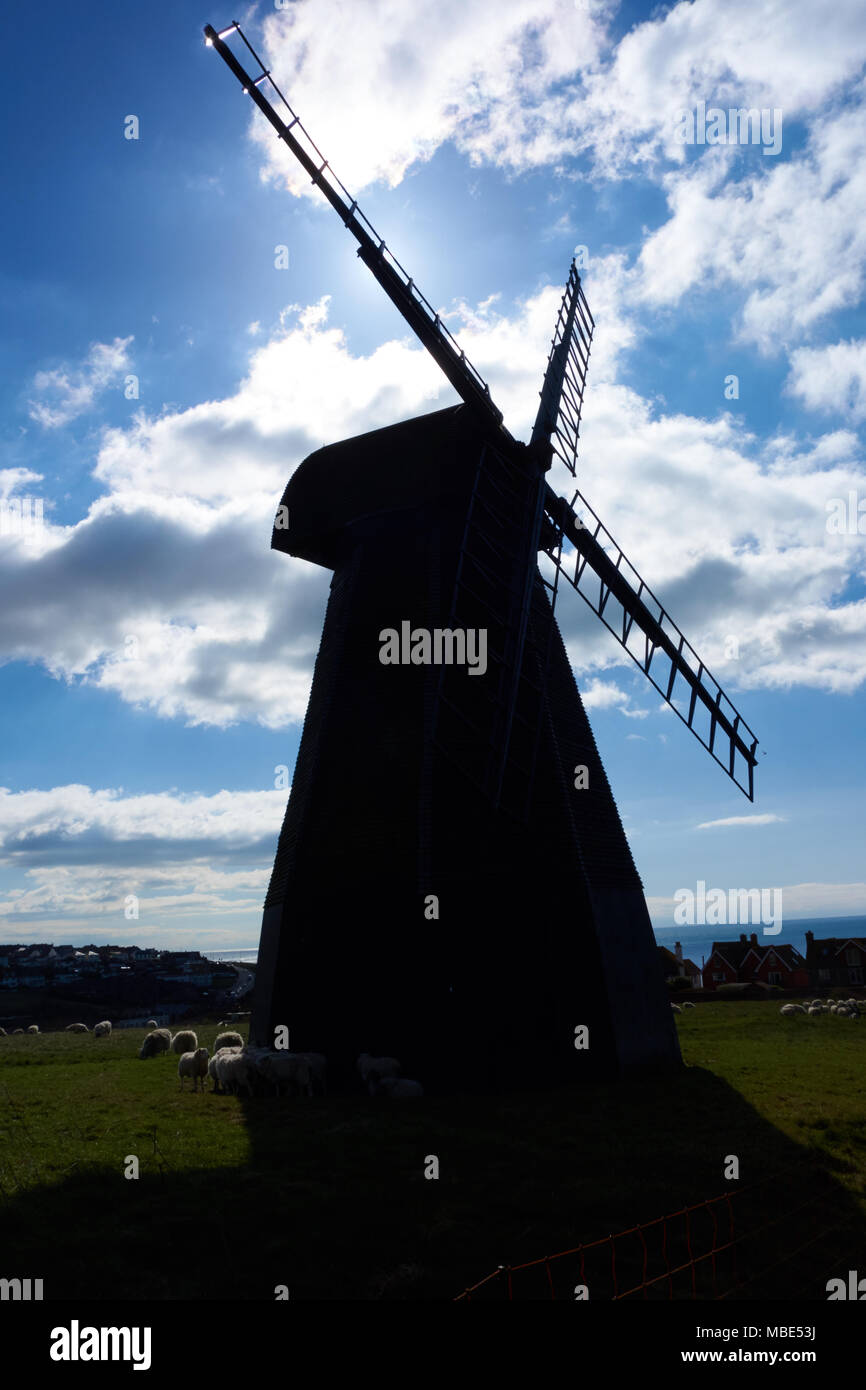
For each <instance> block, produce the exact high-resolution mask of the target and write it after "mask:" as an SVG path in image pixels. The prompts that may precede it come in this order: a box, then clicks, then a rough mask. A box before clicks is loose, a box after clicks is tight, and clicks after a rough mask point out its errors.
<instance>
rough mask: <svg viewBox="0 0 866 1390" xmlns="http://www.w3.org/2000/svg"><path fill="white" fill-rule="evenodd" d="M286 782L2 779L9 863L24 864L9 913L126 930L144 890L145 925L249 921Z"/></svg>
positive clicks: (2, 832)
mask: <svg viewBox="0 0 866 1390" xmlns="http://www.w3.org/2000/svg"><path fill="white" fill-rule="evenodd" d="M287 796H288V792H287V791H277V790H262V791H244V792H228V791H221V792H216V793H214V794H213V795H210V796H201V795H181V794H179V793H177V792H159V793H153V794H149V795H137V796H127V795H124V793H123V792H122V791H121V790H120V789H116V788H103V789H91V788H90V787H87V786H82V785H77V784H72V785H68V786H61V787H52V788H50V789H48V790H45V791H38V790H32V791H23V792H11V791H9V790H8V789H7V788H0V865H2V866H3V869H4V871H5V874H6V876H7V877H9V876H10V875H12V876H13V878H14V876H15V871H18V873H19V875H20V873H21V871H22V870H23V871H24V872H23V883H24V886H12V887H8V888H7V889H6V891H5V892H4V894H3V896H2V899H0V916H5V917H6V918H11V919H14V920H16V921H17V920H26V919H27V918H28V917H36V918H39V919H40V920H42V919H43V918H46V917H50V915H51V914H60V917H61V920H62V921H63V922H64V923H67V922H69V921H74V920H78V919H81V920H82V921H83V922H84V921H86V923H87V927H88V930H90V924H91V920H92V919H94V918H95V919H97V921H98V919H99V918H100V917H103V918H110V919H111V922H112V925H111V926H110V927H108V928H105V929H104V934H107V935H110V936H111V937H112V939H118V932H121V933H123V932H125V933H126V934H128V931H129V928H128V926H127V925H126V919H125V918H124V907H125V904H126V901H127V899H128V897H129V895H134V896H135V898H136V899H137V909H138V913H139V918H138V921H139V922H140V923H141V930H143V931H144V932H145V933H147V934H149V935H150V936H152V935H153V932H154V926H155V918H160V919H177V918H190V917H196V916H198V915H201V914H206V915H207V916H208V917H211V916H213V915H214V914H220V915H224V916H226V915H228V916H234V917H238V918H240V919H241V920H243V919H244V918H245V917H246V919H247V920H249V916H250V914H255V913H257V912H258V911H259V909H260V907H261V902H262V898H263V896H264V893H265V890H266V888H267V882H268V876H269V873H270V862H271V860H272V858H273V852H274V849H275V847H276V842H277V835H278V832H279V827H280V823H281V820H282V816H283V813H284V810H285V805H286V799H287Z"/></svg>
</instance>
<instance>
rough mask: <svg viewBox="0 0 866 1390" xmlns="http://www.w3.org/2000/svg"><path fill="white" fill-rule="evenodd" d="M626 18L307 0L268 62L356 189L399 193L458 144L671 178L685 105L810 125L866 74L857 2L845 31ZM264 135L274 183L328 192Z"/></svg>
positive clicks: (818, 25) (752, 20) (488, 153)
mask: <svg viewBox="0 0 866 1390" xmlns="http://www.w3.org/2000/svg"><path fill="white" fill-rule="evenodd" d="M615 13H616V11H615V7H614V6H613V5H611V4H609V3H603V2H602V3H595V2H594V0H581V3H574V4H567V3H562V2H561V0H560V2H559V3H557V0H510V3H509V5H508V6H506V7H503V6H502V5H501V4H499V3H497V0H474V3H472V4H469V5H467V4H465V3H461V2H460V0H442V3H440V4H438V5H435V6H430V5H426V4H423V3H421V0H366V3H365V4H364V5H356V6H353V7H351V8H348V7H346V6H345V5H343V4H341V3H340V0H315V3H314V2H313V0H296V3H294V4H292V5H291V6H290V7H287V8H285V9H282V10H279V11H278V12H277V13H276V14H272V15H271V16H269V17H268V18H267V19H266V20H265V24H264V58H265V63H266V66H267V67H268V68H270V69H271V70H272V71H273V72H274V74H275V77H276V79H277V81H278V83H279V85H280V86H281V88H282V90H283V91H284V92H286V93H287V95H288V98H289V100H290V102H291V103H292V107H293V109H294V110H295V111H297V112H299V113H300V116H301V119H302V121H303V122H304V124H305V125H306V127H307V128H308V129H309V131H310V132H311V134H312V136H313V138H314V139H315V140H316V142H317V143H318V145H319V147H320V148H321V149H322V150H323V152H324V155H325V156H326V157H327V158H328V159H329V160H330V161H331V163H332V165H333V167H334V168H335V169H336V170H337V172H338V173H339V175H340V177H341V178H342V179H343V181H344V183H345V184H346V186H347V187H348V188H350V189H351V190H352V192H353V194H354V193H358V192H359V191H360V190H361V189H363V188H364V187H365V186H367V185H369V184H371V183H374V182H376V181H377V180H380V179H384V180H386V181H387V182H389V183H391V184H392V185H393V184H395V183H397V182H399V180H400V179H401V178H402V177H403V176H404V175H405V173H406V171H407V170H408V169H409V168H411V166H412V165H413V164H415V163H416V162H418V161H423V160H427V159H430V158H431V157H432V155H433V154H434V153H435V151H436V150H437V149H438V148H439V147H440V146H441V145H442V144H444V143H446V142H448V141H451V142H453V143H454V144H455V145H456V146H457V148H458V149H460V150H462V151H464V152H465V153H466V154H467V155H468V156H469V159H470V161H472V162H473V163H490V164H495V165H498V166H499V167H502V168H505V169H507V170H509V171H513V170H525V169H531V168H537V167H538V166H540V165H550V166H556V167H565V168H566V169H567V168H569V166H571V167H573V164H574V160H575V157H576V156H578V155H586V156H588V157H589V159H590V160H591V161H592V164H593V166H594V167H595V169H596V170H597V171H601V172H603V173H605V174H608V175H616V174H618V173H619V172H621V171H623V170H624V169H628V168H629V167H632V168H633V167H634V166H638V167H640V168H641V169H644V170H648V171H649V172H654V171H655V170H656V169H657V168H658V167H659V166H662V167H663V165H664V164H665V163H667V164H669V163H670V162H671V161H675V162H678V163H679V162H681V161H682V160H683V158H684V153H685V152H684V148H683V146H682V145H679V144H677V141H676V138H675V131H676V125H677V115H678V112H679V111H680V110H682V109H691V108H693V107H694V105H695V103H696V102H697V101H698V100H704V101H707V102H709V103H710V104H711V105H712V104H717V105H720V106H722V107H724V108H725V109H730V108H731V107H743V106H745V107H758V108H761V107H768V108H781V109H782V110H783V112H784V118H785V119H786V120H796V119H803V118H805V117H808V116H809V115H810V114H811V113H813V112H815V111H816V110H818V109H820V108H821V107H822V105H823V104H825V103H826V102H827V101H828V100H830V99H831V98H833V97H835V96H836V95H837V94H838V93H840V92H841V91H843V90H844V88H845V85H846V84H849V83H851V82H852V81H853V80H855V79H856V78H857V76H858V74H859V72H860V69H861V66H862V63H863V59H864V54H866V17H864V11H863V7H862V5H861V4H859V0H840V3H839V4H838V5H836V6H834V9H833V15H832V21H829V22H828V19H827V17H826V16H825V15H824V14H823V13H822V12H821V11H819V10H817V9H816V8H815V6H814V5H813V4H811V0H789V3H787V4H786V5H785V7H784V9H782V8H781V6H779V5H777V4H775V3H773V0H770V3H769V4H764V5H755V4H754V3H752V0H730V3H728V4H726V5H725V6H723V7H722V6H720V5H718V4H717V3H714V0H694V3H685V2H683V3H680V4H676V5H673V6H671V7H670V8H669V9H668V10H667V11H666V12H665V13H663V14H662V15H660V16H658V17H653V18H652V19H648V20H646V21H644V22H642V23H638V24H636V25H635V26H634V27H633V28H632V29H630V30H629V31H628V32H627V33H626V34H625V35H624V36H623V37H622V38H621V39H620V41H619V42H618V43H617V42H615V40H614V37H613V33H612V26H611V21H612V19H613V17H614V15H615ZM335 34H338V35H339V42H338V43H335V42H334V35H335ZM430 54H435V55H436V59H435V62H431V61H430V56H429V55H430ZM395 111H399V112H400V120H399V121H396V120H394V118H393V113H394V112H395ZM252 131H253V135H254V138H255V140H256V141H257V142H258V143H259V145H260V146H261V148H262V151H263V154H264V165H263V172H264V176H265V177H267V178H273V177H278V178H280V179H282V180H284V181H285V182H287V183H288V184H289V186H291V187H292V188H293V189H294V190H295V191H296V192H308V191H310V184H309V180H308V179H307V178H306V176H305V175H304V174H303V173H302V172H301V169H300V166H299V165H298V164H297V163H296V162H295V161H294V159H293V157H292V156H291V155H290V154H289V153H288V151H287V150H286V149H285V147H284V146H283V145H282V144H281V143H280V142H278V141H277V140H276V138H275V136H274V134H273V132H272V130H271V128H270V127H269V126H268V125H267V123H266V122H265V121H263V120H262V119H261V117H260V116H259V115H258V113H256V114H255V117H254V120H253V123H252ZM755 153H757V151H755ZM758 158H759V159H761V156H760V155H758ZM762 162H763V163H766V162H767V160H766V159H763V160H762Z"/></svg>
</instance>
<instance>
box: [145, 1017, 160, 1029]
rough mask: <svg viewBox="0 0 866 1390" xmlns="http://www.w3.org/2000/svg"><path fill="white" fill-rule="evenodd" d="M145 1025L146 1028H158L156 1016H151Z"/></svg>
mask: <svg viewBox="0 0 866 1390" xmlns="http://www.w3.org/2000/svg"><path fill="white" fill-rule="evenodd" d="M144 1026H145V1028H158V1027H159V1024H158V1023H157V1021H156V1019H155V1018H149V1019H148V1020H147V1023H145V1025H144Z"/></svg>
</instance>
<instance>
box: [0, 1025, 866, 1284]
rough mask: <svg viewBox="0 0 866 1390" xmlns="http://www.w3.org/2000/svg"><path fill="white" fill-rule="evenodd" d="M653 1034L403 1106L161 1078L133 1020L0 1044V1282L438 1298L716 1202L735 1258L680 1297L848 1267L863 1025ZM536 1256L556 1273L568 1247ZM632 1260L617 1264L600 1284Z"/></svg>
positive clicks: (627, 1269)
mask: <svg viewBox="0 0 866 1390" xmlns="http://www.w3.org/2000/svg"><path fill="white" fill-rule="evenodd" d="M677 1024H678V1028H679V1032H680V1040H681V1045H682V1049H683V1056H684V1060H685V1062H686V1066H685V1067H684V1068H683V1070H682V1071H681V1072H680V1073H678V1074H676V1075H674V1076H667V1077H664V1078H659V1079H653V1080H643V1081H640V1082H629V1083H622V1084H620V1085H617V1086H609V1087H602V1086H598V1087H593V1088H585V1089H581V1090H578V1089H576V1088H567V1089H560V1090H557V1091H554V1092H551V1093H548V1094H544V1095H528V1094H516V1095H509V1096H497V1097H481V1098H479V1097H451V1098H446V1097H434V1098H425V1099H424V1100H422V1101H417V1102H407V1103H404V1104H403V1105H400V1104H388V1103H387V1102H383V1101H372V1100H370V1099H369V1098H367V1097H366V1096H364V1095H362V1094H360V1093H359V1094H358V1095H357V1096H339V1097H337V1096H335V1097H326V1098H321V1097H315V1098H313V1099H311V1100H308V1099H306V1098H303V1099H288V1098H286V1099H281V1100H276V1099H266V1098H261V1099H258V1098H257V1099H254V1100H240V1099H237V1098H234V1097H226V1096H215V1095H212V1094H206V1095H201V1094H192V1093H191V1092H190V1091H189V1090H188V1089H187V1090H186V1092H185V1093H180V1092H178V1090H177V1078H176V1060H177V1059H176V1058H171V1057H166V1056H163V1057H158V1058H154V1059H153V1060H151V1061H149V1062H139V1061H138V1058H137V1055H136V1054H137V1050H138V1046H139V1043H140V1040H141V1038H142V1036H143V1033H144V1030H124V1031H115V1032H114V1033H113V1034H112V1036H111V1037H110V1038H108V1039H100V1040H97V1039H95V1038H93V1037H92V1036H90V1035H82V1036H79V1035H74V1034H65V1033H58V1034H45V1035H40V1036H26V1037H22V1036H18V1037H6V1038H0V1202H2V1226H3V1233H4V1239H3V1265H4V1268H3V1269H2V1270H0V1274H2V1275H4V1276H5V1277H12V1276H18V1277H31V1278H42V1279H44V1281H45V1296H46V1298H49V1299H52V1298H61V1299H62V1298H68V1297H80V1296H82V1294H83V1295H84V1296H90V1297H96V1298H98V1297H105V1298H161V1299H177V1298H181V1299H198V1298H202V1299H208V1298H219V1297H225V1296H226V1295H227V1294H228V1293H231V1295H232V1296H239V1297H242V1298H254V1299H270V1298H273V1296H274V1288H275V1286H276V1285H278V1284H282V1285H287V1286H288V1288H289V1290H290V1296H291V1297H292V1298H293V1299H294V1298H301V1299H303V1298H321V1299H334V1298H350V1299H393V1298H398V1299H442V1298H450V1297H453V1296H454V1295H455V1294H457V1293H459V1292H460V1291H461V1290H462V1289H463V1288H464V1287H466V1286H467V1285H471V1284H473V1283H475V1282H476V1281H477V1280H479V1279H481V1278H482V1277H483V1276H484V1275H486V1274H488V1273H489V1272H490V1271H491V1270H492V1269H494V1268H495V1267H496V1266H497V1265H500V1264H516V1263H519V1262H521V1261H524V1260H531V1259H534V1258H535V1257H538V1256H542V1255H546V1254H548V1253H552V1252H555V1251H561V1250H564V1249H566V1248H569V1247H571V1246H574V1245H577V1244H578V1243H580V1242H581V1241H583V1242H589V1241H592V1240H593V1239H595V1238H596V1237H603V1236H607V1235H608V1234H610V1233H613V1232H617V1231H621V1230H623V1229H625V1228H628V1227H631V1226H633V1225H634V1224H635V1223H636V1222H647V1221H651V1220H652V1219H653V1218H656V1217H659V1216H662V1215H664V1214H665V1213H669V1212H673V1211H675V1210H678V1209H680V1208H681V1207H683V1206H684V1205H685V1204H689V1203H693V1202H700V1201H703V1200H705V1199H708V1198H714V1197H716V1196H718V1195H720V1194H722V1193H725V1192H728V1193H735V1194H736V1195H735V1197H734V1198H733V1207H734V1210H735V1215H736V1232H737V1235H738V1237H739V1240H738V1248H737V1260H738V1262H737V1265H736V1268H735V1269H733V1268H728V1267H727V1266H725V1267H724V1268H723V1267H722V1266H723V1265H724V1264H725V1261H724V1260H722V1259H721V1258H720V1260H719V1269H718V1271H717V1273H718V1275H719V1278H720V1281H721V1282H720V1283H719V1284H717V1285H714V1286H712V1287H711V1286H710V1285H709V1284H708V1283H707V1278H708V1272H709V1264H708V1262H705V1263H704V1264H703V1265H702V1266H701V1279H702V1281H703V1282H701V1283H699V1285H698V1286H697V1291H698V1294H699V1296H705V1297H711V1296H712V1295H713V1292H714V1291H716V1290H717V1289H719V1288H721V1290H722V1291H725V1290H726V1289H728V1288H732V1289H734V1292H735V1296H737V1297H743V1298H765V1297H779V1298H781V1297H788V1296H792V1295H796V1294H800V1295H801V1296H803V1297H811V1298H816V1299H817V1298H820V1299H824V1298H826V1293H825V1291H824V1290H825V1284H826V1280H827V1279H828V1278H831V1277H835V1276H837V1275H844V1274H845V1273H846V1271H847V1270H848V1269H849V1268H857V1267H858V1263H857V1262H858V1260H859V1268H860V1269H861V1271H864V1270H866V1105H864V1099H863V1075H864V1063H866V1018H864V1019H862V1020H861V1021H860V1022H859V1023H853V1022H852V1021H851V1020H848V1019H844V1018H836V1017H834V1016H828V1015H824V1016H821V1017H817V1018H808V1017H804V1016H798V1017H796V1018H792V1019H788V1018H782V1017H780V1015H779V1010H778V1005H777V1004H770V1003H735V1002H724V1003H722V1002H717V1003H709V1004H700V1005H699V1006H698V1007H697V1008H695V1009H693V1010H687V1011H685V1012H684V1013H683V1014H682V1015H680V1016H679V1017H678V1019H677ZM193 1026H196V1025H193ZM198 1032H199V1041H200V1042H202V1043H205V1044H207V1045H211V1044H212V1042H213V1037H214V1034H215V1032H216V1029H215V1028H214V1026H213V1025H212V1024H210V1025H208V1024H202V1025H198ZM133 1154H134V1155H136V1156H137V1157H138V1159H139V1164H140V1177H139V1178H138V1180H129V1179H127V1178H125V1177H124V1168H125V1166H127V1159H128V1156H129V1155H133ZM431 1155H435V1156H436V1157H437V1158H438V1161H439V1172H440V1176H439V1178H438V1180H429V1179H427V1178H425V1176H424V1172H425V1166H427V1159H428V1157H429V1156H431ZM731 1155H734V1156H736V1157H737V1159H738V1161H739V1179H738V1180H737V1181H732V1180H726V1178H725V1165H726V1163H727V1162H728V1159H729V1156H731ZM698 1226H699V1223H696V1224H695V1226H694V1227H693V1228H692V1231H691V1237H690V1238H691V1240H692V1243H693V1247H694V1248H695V1249H697V1244H696V1242H697V1243H698V1244H699V1237H700V1231H699V1229H698ZM759 1227H761V1228H765V1229H762V1230H761V1231H758V1228H759ZM751 1231H754V1232H757V1234H756V1235H754V1236H750V1235H749V1233H750V1232H751ZM671 1240H672V1242H674V1244H675V1243H676V1241H677V1240H680V1241H681V1237H680V1236H679V1235H678V1234H677V1233H676V1231H675V1230H674V1227H673V1226H672V1227H671ZM707 1248H708V1247H707ZM672 1249H673V1245H672V1246H671V1249H669V1250H668V1257H669V1259H671V1260H672V1258H673V1257H672V1254H671V1250H672ZM654 1257H655V1254H654ZM725 1258H727V1257H725ZM630 1261H631V1263H630ZM557 1268H558V1270H561V1271H562V1284H563V1287H565V1286H566V1285H567V1286H568V1287H569V1288H570V1287H571V1285H572V1284H573V1283H574V1282H575V1279H574V1268H575V1266H574V1264H573V1262H572V1264H571V1265H569V1264H568V1262H564V1263H562V1264H561V1265H560V1266H557ZM634 1268H636V1265H635V1260H634V1258H633V1257H632V1256H631V1255H630V1254H628V1253H625V1254H624V1255H623V1256H622V1259H621V1261H620V1266H619V1278H620V1281H621V1282H620V1284H619V1286H618V1287H619V1288H620V1291H621V1290H622V1288H623V1287H629V1277H630V1276H631V1274H632V1273H633V1270H634ZM96 1269H99V1270H100V1271H101V1273H100V1277H99V1279H98V1281H97V1280H95V1279H94V1275H93V1271H94V1270H96ZM588 1277H589V1276H588ZM557 1278H558V1279H559V1278H560V1275H559V1273H558V1274H557ZM606 1278H607V1272H606V1270H602V1269H601V1266H600V1265H599V1266H598V1267H597V1269H596V1268H594V1269H593V1272H592V1275H591V1278H590V1297H591V1298H592V1297H610V1296H611V1292H610V1290H609V1289H608V1287H607V1285H606V1284H605V1279H606ZM226 1279H229V1280H230V1288H227V1287H226ZM622 1280H625V1284H623V1283H622ZM725 1281H727V1282H725ZM514 1287H515V1294H516V1296H525V1297H533V1296H538V1297H541V1296H549V1289H548V1288H547V1286H545V1289H544V1290H542V1289H541V1288H540V1287H539V1286H538V1284H537V1282H536V1283H533V1281H532V1279H531V1278H530V1276H529V1275H527V1276H526V1277H525V1279H524V1281H523V1284H521V1283H520V1282H519V1281H518V1280H517V1279H516V1280H515V1286H514ZM670 1287H673V1290H674V1294H675V1296H677V1297H689V1296H690V1295H691V1291H690V1288H689V1285H688V1279H687V1278H679V1279H678V1280H677V1281H676V1283H675V1284H674V1285H672V1286H669V1285H668V1284H663V1285H661V1286H656V1287H655V1288H654V1290H653V1293H654V1294H657V1295H659V1296H666V1295H667V1292H668V1291H669V1288H670ZM565 1296H569V1297H570V1296H572V1295H571V1293H570V1292H569V1293H567V1294H565Z"/></svg>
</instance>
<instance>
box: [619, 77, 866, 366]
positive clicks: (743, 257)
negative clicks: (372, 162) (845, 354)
mask: <svg viewBox="0 0 866 1390" xmlns="http://www.w3.org/2000/svg"><path fill="white" fill-rule="evenodd" d="M864 119H866V106H864V102H863V95H862V92H858V99H857V101H856V103H855V104H853V105H848V106H845V107H843V108H842V109H841V110H835V109H833V110H831V111H829V112H828V113H826V114H825V115H823V116H821V117H820V118H815V120H814V121H813V123H812V124H811V126H810V134H809V138H808V141H807V143H806V146H805V148H804V149H803V150H802V151H797V152H795V153H794V154H793V155H791V157H790V158H789V159H785V160H784V161H783V162H781V163H778V164H776V163H774V164H773V165H772V167H770V168H769V169H768V168H765V167H763V166H759V167H758V168H757V169H750V170H749V171H746V170H744V171H743V174H742V177H740V178H729V177H728V176H729V175H730V173H731V171H732V165H731V160H730V157H729V154H728V151H727V150H726V149H724V148H723V147H714V148H713V149H711V150H708V151H707V152H706V153H705V154H703V155H702V156H701V158H700V159H699V160H697V161H695V162H694V163H692V164H690V165H689V167H688V168H687V169H685V170H681V171H677V172H674V173H670V174H668V175H666V176H665V178H664V186H665V190H666V194H667V199H668V204H669V207H670V210H671V216H670V217H669V219H668V220H667V221H666V222H664V223H663V224H662V226H661V227H659V228H658V229H657V230H656V231H654V232H653V233H652V234H651V235H650V236H649V237H648V238H647V239H646V240H645V242H644V244H643V247H642V249H641V252H640V256H639V258H638V262H637V274H638V283H637V285H636V287H635V289H636V293H637V294H638V296H639V297H640V299H642V300H643V301H644V302H645V303H646V304H647V305H648V306H661V305H673V304H676V303H678V302H679V301H680V300H681V299H682V297H683V295H685V294H686V293H687V292H689V291H695V290H706V289H709V288H713V287H717V286H723V287H726V288H731V287H733V288H734V289H736V290H740V291H742V294H743V299H742V302H741V306H740V310H739V317H738V319H737V320H736V322H735V324H734V327H735V329H736V332H737V333H738V335H739V336H740V338H741V339H742V340H743V341H749V342H753V343H755V344H757V346H758V347H759V348H760V349H761V351H763V352H765V353H774V352H778V351H779V350H780V349H782V348H784V347H785V346H793V345H795V344H796V343H797V341H798V340H801V339H802V338H803V337H804V336H806V335H808V334H809V333H810V332H811V331H812V330H813V329H814V327H815V326H816V325H817V324H819V323H820V322H821V321H822V320H823V319H825V318H826V317H827V316H828V315H829V314H831V313H833V312H836V311H838V310H840V309H843V308H846V307H847V306H849V305H850V304H852V303H856V301H857V300H858V299H859V298H860V296H861V295H862V293H863V287H864V283H866V217H864V208H866V169H864V166H863V162H862V160H860V159H859V157H858V155H857V150H858V148H859V141H860V138H861V131H862V128H863V122H864ZM766 163H768V161H765V164H766Z"/></svg>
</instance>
